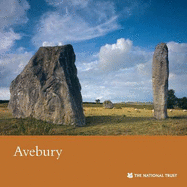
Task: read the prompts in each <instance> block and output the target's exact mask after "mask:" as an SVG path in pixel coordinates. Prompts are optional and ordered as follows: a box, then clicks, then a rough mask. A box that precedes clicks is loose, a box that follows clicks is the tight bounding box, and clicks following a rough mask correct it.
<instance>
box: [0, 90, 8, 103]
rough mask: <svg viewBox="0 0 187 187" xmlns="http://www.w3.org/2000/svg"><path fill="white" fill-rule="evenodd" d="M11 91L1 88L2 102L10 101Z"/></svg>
mask: <svg viewBox="0 0 187 187" xmlns="http://www.w3.org/2000/svg"><path fill="white" fill-rule="evenodd" d="M9 99H10V91H9V88H4V87H0V100H9Z"/></svg>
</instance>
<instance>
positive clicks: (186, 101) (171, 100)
mask: <svg viewBox="0 0 187 187" xmlns="http://www.w3.org/2000/svg"><path fill="white" fill-rule="evenodd" d="M167 106H168V108H181V109H187V97H183V98H177V97H176V96H175V91H174V90H172V89H171V90H169V91H168V100H167Z"/></svg>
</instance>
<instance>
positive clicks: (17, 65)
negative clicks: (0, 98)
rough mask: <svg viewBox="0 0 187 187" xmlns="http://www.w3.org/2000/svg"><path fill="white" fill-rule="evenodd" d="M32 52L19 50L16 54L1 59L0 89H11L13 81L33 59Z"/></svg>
mask: <svg viewBox="0 0 187 187" xmlns="http://www.w3.org/2000/svg"><path fill="white" fill-rule="evenodd" d="M32 55H33V54H32V53H31V52H27V51H23V49H22V50H20V49H18V50H17V53H16V54H11V53H10V54H6V55H4V56H1V58H0V80H1V82H0V87H9V86H10V83H11V81H13V80H14V79H15V78H16V76H17V75H18V74H19V73H20V72H21V71H22V70H23V68H24V67H25V65H26V64H27V63H28V62H29V60H30V58H31V57H32Z"/></svg>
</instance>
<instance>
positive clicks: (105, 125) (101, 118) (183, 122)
mask: <svg viewBox="0 0 187 187" xmlns="http://www.w3.org/2000/svg"><path fill="white" fill-rule="evenodd" d="M83 107H84V114H85V118H86V126H84V127H73V126H63V125H54V124H50V123H47V122H43V121H40V120H36V119H34V118H25V119H16V118H14V117H13V116H12V114H11V113H10V112H9V111H8V109H7V103H3V104H0V135H102V136H103V135H104V136H105V135H150V136H152V135H175V136H178V135H179V136H181V135H182V136H184V135H187V112H183V110H180V109H174V110H172V111H170V110H168V116H169V118H167V119H166V120H155V119H154V118H153V112H152V109H153V106H152V105H146V104H145V105H144V104H141V105H133V104H115V108H113V109H104V108H103V107H102V105H101V104H84V105H83Z"/></svg>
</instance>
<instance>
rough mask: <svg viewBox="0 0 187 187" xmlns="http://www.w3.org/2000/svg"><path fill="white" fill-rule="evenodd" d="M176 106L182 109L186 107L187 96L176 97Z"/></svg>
mask: <svg viewBox="0 0 187 187" xmlns="http://www.w3.org/2000/svg"><path fill="white" fill-rule="evenodd" d="M178 106H179V107H180V108H182V109H187V98H186V97H183V98H180V99H178Z"/></svg>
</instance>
